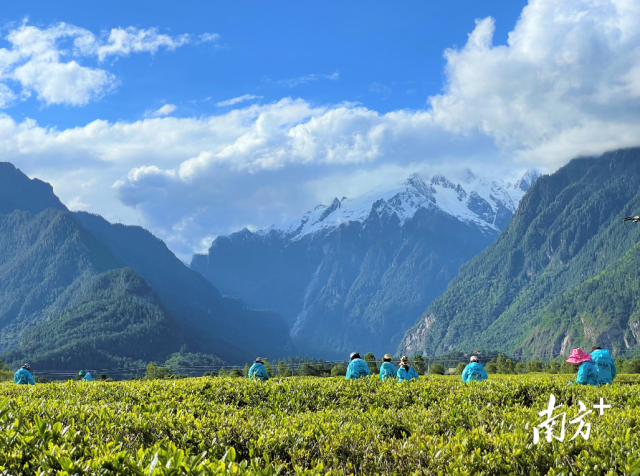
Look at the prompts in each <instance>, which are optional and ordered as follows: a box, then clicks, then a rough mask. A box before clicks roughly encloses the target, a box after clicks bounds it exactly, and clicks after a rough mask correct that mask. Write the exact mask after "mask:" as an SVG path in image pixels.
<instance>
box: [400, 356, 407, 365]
mask: <svg viewBox="0 0 640 476" xmlns="http://www.w3.org/2000/svg"><path fill="white" fill-rule="evenodd" d="M403 362H406V363H409V357H407V356H406V355H403V356H402V358H401V359H400V363H403Z"/></svg>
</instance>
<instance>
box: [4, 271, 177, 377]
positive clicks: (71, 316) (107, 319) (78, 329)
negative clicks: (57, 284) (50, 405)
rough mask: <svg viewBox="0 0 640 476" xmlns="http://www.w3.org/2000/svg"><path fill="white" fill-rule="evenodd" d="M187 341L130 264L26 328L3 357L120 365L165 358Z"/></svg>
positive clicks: (45, 364) (54, 364)
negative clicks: (59, 313)
mask: <svg viewBox="0 0 640 476" xmlns="http://www.w3.org/2000/svg"><path fill="white" fill-rule="evenodd" d="M183 343H184V337H183V335H182V333H181V331H180V328H179V326H178V325H177V324H176V323H175V322H174V321H173V320H172V319H171V318H170V317H169V316H168V315H167V314H166V312H165V311H164V310H163V309H162V305H161V304H160V300H159V299H158V296H157V295H156V293H155V292H154V291H153V289H151V287H150V286H149V285H148V284H147V283H146V282H145V281H144V280H143V279H142V278H141V277H140V276H139V275H138V273H136V272H135V271H133V270H132V269H130V268H124V269H115V270H110V271H107V272H106V273H102V274H100V275H98V276H95V277H93V278H91V279H90V280H88V282H87V283H86V284H85V285H84V286H83V289H82V290H81V292H79V293H76V296H75V297H74V300H73V302H71V303H70V306H69V308H68V309H67V310H65V311H64V313H63V314H62V315H60V316H52V317H51V318H50V319H48V320H47V321H45V322H43V323H42V324H40V325H39V326H36V327H30V328H28V329H26V330H25V331H24V332H23V334H22V338H21V340H20V344H19V345H18V346H17V347H14V348H12V349H11V350H10V351H9V352H7V353H5V354H4V356H3V359H4V360H5V361H7V362H9V363H10V364H14V365H18V364H19V363H20V362H22V361H27V362H29V363H30V364H31V365H32V366H33V367H34V368H41V369H51V370H56V369H66V368H69V367H70V366H72V367H73V366H75V367H76V368H84V367H89V368H98V369H99V368H114V367H121V366H124V365H126V364H130V363H133V362H136V361H142V362H143V363H144V362H148V361H150V360H160V359H164V358H165V357H166V356H167V354H169V353H171V352H175V351H177V350H178V349H179V348H180V346H181V345H182V344H183Z"/></svg>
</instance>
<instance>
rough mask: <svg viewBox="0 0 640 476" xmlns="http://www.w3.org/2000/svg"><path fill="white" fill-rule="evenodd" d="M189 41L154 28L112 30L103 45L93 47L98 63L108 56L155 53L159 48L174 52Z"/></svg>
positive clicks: (187, 38) (186, 38)
mask: <svg viewBox="0 0 640 476" xmlns="http://www.w3.org/2000/svg"><path fill="white" fill-rule="evenodd" d="M190 41H191V39H190V37H189V35H180V36H177V37H171V36H169V35H161V34H159V33H158V30H157V29H156V28H151V29H148V30H139V29H137V28H134V27H129V28H126V29H122V28H113V29H112V30H111V32H110V33H109V37H108V38H107V41H106V42H105V43H104V44H98V42H97V41H96V42H95V43H94V45H93V47H94V48H95V54H97V55H98V58H99V59H100V61H102V60H104V59H105V58H106V57H107V56H109V55H117V56H127V55H129V54H131V53H142V52H146V53H152V54H154V53H156V52H157V51H158V50H159V49H160V48H166V49H168V50H175V49H176V48H178V47H180V46H183V45H186V44H187V43H189V42H190Z"/></svg>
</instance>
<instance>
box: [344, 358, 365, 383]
mask: <svg viewBox="0 0 640 476" xmlns="http://www.w3.org/2000/svg"><path fill="white" fill-rule="evenodd" d="M349 360H350V362H349V366H348V367H347V375H346V377H345V378H346V379H347V380H355V379H359V378H361V377H366V376H367V375H371V371H370V370H369V366H368V365H367V363H366V362H365V361H364V360H362V357H360V353H358V352H352V353H351V355H350V356H349Z"/></svg>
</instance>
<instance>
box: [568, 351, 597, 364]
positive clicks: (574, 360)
mask: <svg viewBox="0 0 640 476" xmlns="http://www.w3.org/2000/svg"><path fill="white" fill-rule="evenodd" d="M590 360H591V355H589V354H587V353H586V352H585V351H583V350H582V349H580V348H577V349H573V351H572V352H571V355H570V356H569V358H568V359H567V362H569V363H570V364H581V363H582V362H589V361H590Z"/></svg>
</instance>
